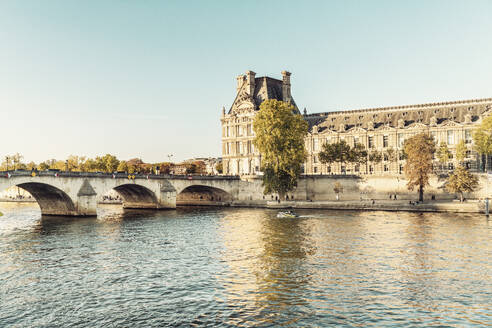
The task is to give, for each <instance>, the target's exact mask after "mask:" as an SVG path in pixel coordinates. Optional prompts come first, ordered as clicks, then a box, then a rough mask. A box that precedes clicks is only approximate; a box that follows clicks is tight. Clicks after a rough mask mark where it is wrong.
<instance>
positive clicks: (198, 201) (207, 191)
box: [176, 184, 232, 206]
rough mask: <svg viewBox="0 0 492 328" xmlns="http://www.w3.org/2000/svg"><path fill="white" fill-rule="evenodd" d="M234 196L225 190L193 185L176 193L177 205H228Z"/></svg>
mask: <svg viewBox="0 0 492 328" xmlns="http://www.w3.org/2000/svg"><path fill="white" fill-rule="evenodd" d="M231 201H232V196H231V195H230V194H229V193H228V192H227V191H225V190H223V189H220V188H216V187H211V186H206V185H199V184H198V185H197V184H194V185H191V186H188V187H186V188H184V189H183V190H182V191H181V192H180V193H179V194H177V195H176V205H178V206H179V205H182V206H183V205H228V204H230V203H231Z"/></svg>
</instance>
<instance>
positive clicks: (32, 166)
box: [26, 161, 37, 170]
mask: <svg viewBox="0 0 492 328" xmlns="http://www.w3.org/2000/svg"><path fill="white" fill-rule="evenodd" d="M26 167H27V169H28V170H35V169H36V168H37V165H36V163H34V162H32V161H31V162H29V163H27V165H26Z"/></svg>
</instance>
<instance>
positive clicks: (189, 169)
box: [185, 163, 197, 174]
mask: <svg viewBox="0 0 492 328" xmlns="http://www.w3.org/2000/svg"><path fill="white" fill-rule="evenodd" d="M185 167H186V174H194V173H197V165H196V164H195V163H186V164H185Z"/></svg>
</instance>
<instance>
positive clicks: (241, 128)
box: [222, 124, 254, 137]
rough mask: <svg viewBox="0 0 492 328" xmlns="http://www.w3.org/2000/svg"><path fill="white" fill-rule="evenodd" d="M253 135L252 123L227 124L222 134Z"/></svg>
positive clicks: (229, 135)
mask: <svg viewBox="0 0 492 328" xmlns="http://www.w3.org/2000/svg"><path fill="white" fill-rule="evenodd" d="M253 135H254V133H253V125H252V124H246V125H232V126H225V127H224V129H223V132H222V136H224V137H242V136H253Z"/></svg>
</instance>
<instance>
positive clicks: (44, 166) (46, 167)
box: [38, 162, 50, 171]
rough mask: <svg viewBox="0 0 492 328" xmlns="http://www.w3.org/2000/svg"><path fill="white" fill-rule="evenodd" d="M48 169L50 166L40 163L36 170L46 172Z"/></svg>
mask: <svg viewBox="0 0 492 328" xmlns="http://www.w3.org/2000/svg"><path fill="white" fill-rule="evenodd" d="M49 168H50V165H49V164H48V163H46V162H41V163H39V165H38V170H40V171H46V170H47V169H49Z"/></svg>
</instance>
